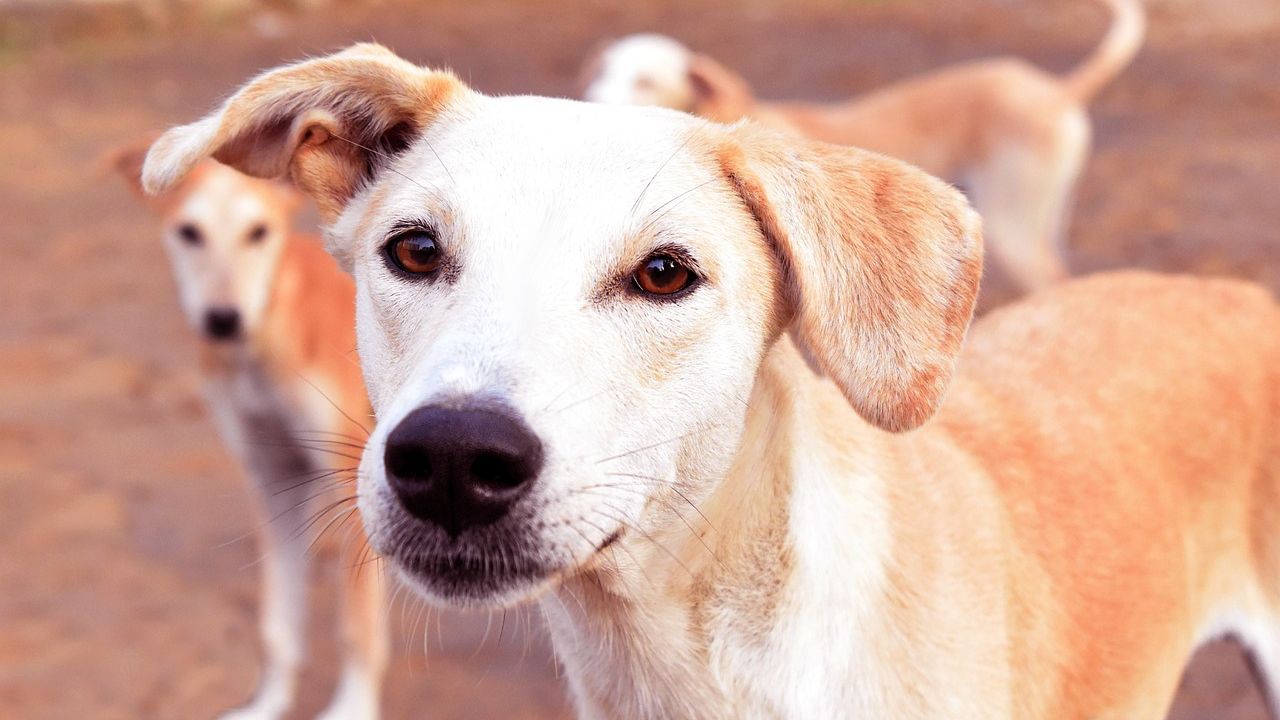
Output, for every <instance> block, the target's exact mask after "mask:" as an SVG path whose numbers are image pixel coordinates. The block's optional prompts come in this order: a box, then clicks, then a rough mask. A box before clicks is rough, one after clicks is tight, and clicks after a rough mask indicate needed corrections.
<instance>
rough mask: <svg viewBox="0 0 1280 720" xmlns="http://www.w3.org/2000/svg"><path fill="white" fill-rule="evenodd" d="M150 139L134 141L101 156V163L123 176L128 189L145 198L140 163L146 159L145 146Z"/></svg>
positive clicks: (148, 145) (149, 143)
mask: <svg viewBox="0 0 1280 720" xmlns="http://www.w3.org/2000/svg"><path fill="white" fill-rule="evenodd" d="M150 146H151V141H150V140H148V141H146V142H135V143H131V144H129V145H122V146H120V147H117V148H114V149H112V150H109V151H108V152H107V153H106V155H105V156H104V157H103V158H102V164H103V166H104V167H105V168H108V169H110V170H112V171H114V172H116V173H118V174H119V175H120V177H122V178H124V181H125V183H126V184H128V186H129V189H130V190H133V191H134V192H135V193H137V194H138V196H139V197H143V198H146V197H147V194H146V193H145V192H143V190H142V163H143V162H144V161H146V159H147V148H149V147H150Z"/></svg>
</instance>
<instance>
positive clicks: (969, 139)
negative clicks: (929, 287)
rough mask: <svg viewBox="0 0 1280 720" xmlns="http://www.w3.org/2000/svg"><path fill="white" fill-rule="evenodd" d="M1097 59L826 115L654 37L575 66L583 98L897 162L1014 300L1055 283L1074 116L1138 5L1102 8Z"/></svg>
mask: <svg viewBox="0 0 1280 720" xmlns="http://www.w3.org/2000/svg"><path fill="white" fill-rule="evenodd" d="M1105 4H1106V5H1108V6H1109V7H1110V8H1111V10H1112V12H1113V23H1112V26H1111V29H1110V31H1109V32H1108V33H1107V36H1106V38H1105V39H1104V40H1103V41H1102V43H1101V45H1100V46H1099V47H1098V48H1097V49H1096V50H1095V51H1094V52H1093V54H1092V55H1090V56H1089V57H1088V58H1087V59H1086V60H1085V61H1084V62H1083V63H1081V64H1080V65H1079V66H1078V67H1077V68H1076V69H1074V70H1073V71H1071V72H1070V73H1068V74H1067V75H1066V76H1064V77H1057V76H1054V75H1052V74H1049V73H1047V72H1045V71H1043V70H1041V69H1039V68H1036V67H1033V66H1031V65H1029V64H1027V63H1026V62H1023V61H1021V60H1017V59H1011V58H1002V59H991V60H981V61H976V62H971V63H966V64H962V65H957V66H954V67H949V68H945V69H942V70H939V71H936V72H933V73H930V74H928V75H923V76H921V77H916V78H912V79H909V80H906V81H902V82H899V83H896V84H893V85H890V86H888V87H885V88H881V89H879V90H876V91H873V92H870V93H867V94H865V95H861V96H859V97H857V98H854V99H853V100H850V101H847V102H843V103H837V104H832V105H825V104H817V103H803V102H778V103H770V102H762V101H758V100H756V98H755V96H754V94H753V93H752V91H751V88H750V86H749V85H748V84H747V81H746V80H745V79H743V78H742V76H740V75H738V74H737V73H735V72H734V71H732V70H730V69H729V68H727V67H725V66H724V65H722V64H720V63H719V62H716V61H715V60H713V59H712V58H710V57H707V56H706V55H702V54H700V53H695V52H693V51H691V50H689V49H688V48H686V47H685V46H683V45H681V44H680V43H679V42H677V41H675V40H672V39H671V38H668V37H664V36H661V35H650V34H644V35H633V36H630V37H627V38H624V39H622V40H619V41H617V42H616V43H613V44H611V45H608V46H606V47H604V48H603V49H601V50H600V51H598V52H597V53H596V54H595V55H594V56H593V57H591V58H589V59H588V61H587V62H586V63H585V65H584V69H583V76H584V83H583V84H584V86H585V91H584V93H583V97H584V98H585V99H587V100H591V101H594V102H606V103H623V104H639V105H661V106H663V107H669V108H673V109H676V110H684V111H686V112H692V113H694V114H697V115H701V116H703V117H707V118H710V119H713V120H717V121H721V122H731V121H734V120H737V119H739V118H744V117H749V118H752V119H754V120H756V121H757V122H759V123H762V124H765V125H769V126H772V127H775V128H780V129H785V130H787V131H790V132H796V133H799V134H802V135H805V136H808V137H811V138H814V139H817V140H824V141H826V142H831V143H837V144H841V145H853V146H856V147H862V148H866V149H869V150H875V151H877V152H882V153H885V154H887V155H892V156H894V157H897V158H901V159H903V160H906V161H907V162H910V163H912V164H914V165H917V166H919V167H921V168H923V169H924V170H926V171H928V172H930V173H932V174H934V175H938V176H941V177H944V178H947V179H948V180H951V181H953V182H958V183H960V184H961V185H962V186H963V187H964V188H965V190H966V192H967V193H968V194H969V196H970V198H971V200H972V202H973V204H974V206H975V207H976V208H977V209H978V211H979V212H980V213H981V214H982V217H983V220H984V227H985V235H986V237H987V240H988V248H989V249H990V252H991V253H992V255H993V256H994V257H995V259H996V260H997V261H998V262H999V263H1000V265H1001V268H1002V269H1004V270H1005V272H1006V273H1007V274H1008V276H1009V278H1010V279H1011V280H1013V281H1014V283H1016V284H1017V285H1018V286H1019V288H1021V289H1022V290H1034V289H1038V288H1043V287H1046V286H1048V285H1050V284H1053V283H1056V282H1059V281H1061V280H1062V279H1063V278H1065V277H1067V276H1068V274H1069V273H1068V269H1067V264H1066V262H1065V260H1064V259H1063V246H1064V236H1065V232H1066V226H1067V216H1068V213H1069V211H1070V207H1071V200H1072V195H1073V192H1074V188H1075V186H1076V182H1077V180H1078V179H1079V176H1080V172H1081V169H1082V168H1083V166H1084V162H1085V159H1086V158H1087V156H1088V153H1089V144H1090V136H1091V130H1090V124H1089V117H1088V114H1087V112H1086V109H1085V108H1086V105H1087V104H1088V103H1089V101H1090V100H1091V99H1092V98H1093V96H1094V95H1096V94H1097V93H1098V91H1099V90H1101V89H1102V87H1104V86H1105V85H1106V84H1107V83H1108V82H1109V81H1111V80H1112V79H1113V78H1114V77H1115V76H1116V75H1117V74H1119V72H1120V71H1121V70H1122V69H1123V68H1124V67H1125V66H1126V65H1128V64H1129V62H1130V61H1131V60H1132V58H1133V56H1134V55H1135V54H1136V53H1137V51H1138V48H1139V46H1140V45H1141V43H1142V38H1143V35H1144V31H1145V18H1144V14H1143V12H1142V6H1141V5H1140V4H1139V0H1105Z"/></svg>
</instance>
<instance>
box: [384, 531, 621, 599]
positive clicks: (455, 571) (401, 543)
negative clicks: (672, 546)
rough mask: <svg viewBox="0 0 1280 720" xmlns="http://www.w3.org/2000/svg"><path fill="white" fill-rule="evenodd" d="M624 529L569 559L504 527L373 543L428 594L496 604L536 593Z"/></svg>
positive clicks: (585, 561) (589, 559)
mask: <svg viewBox="0 0 1280 720" xmlns="http://www.w3.org/2000/svg"><path fill="white" fill-rule="evenodd" d="M623 534H624V532H623V529H621V528H620V529H618V530H615V531H613V532H612V533H610V534H609V536H608V537H606V538H605V539H604V540H603V541H601V542H600V543H598V544H597V545H596V546H595V547H594V548H592V549H591V551H590V552H588V553H587V554H586V555H585V557H579V558H574V559H571V560H570V559H568V558H562V557H559V554H558V553H548V552H545V551H543V550H540V549H539V546H538V544H537V543H536V542H535V541H532V540H531V539H529V538H523V537H520V536H519V535H514V534H509V533H500V532H493V533H487V535H488V537H472V538H466V537H464V538H459V539H458V540H444V539H442V538H439V537H436V534H435V533H422V532H420V531H417V530H410V531H401V532H400V533H398V536H397V537H395V538H393V539H391V542H389V543H375V545H383V547H381V548H379V550H380V551H381V553H382V554H383V555H384V556H385V557H387V558H388V559H389V560H391V561H392V563H393V565H394V566H395V567H396V568H397V569H398V570H399V572H400V573H401V575H402V576H404V577H405V578H406V579H408V580H409V581H410V583H411V584H412V585H414V586H416V587H418V588H419V589H420V590H421V591H423V592H424V593H425V594H426V595H428V596H430V597H433V598H435V599H437V600H439V601H441V602H444V603H448V604H452V605H460V606H464V607H465V606H474V607H493V606H497V605H506V604H510V603H513V602H519V601H522V600H525V599H528V598H530V597H533V596H535V595H537V594H538V593H539V592H541V591H542V590H543V589H544V588H546V587H549V586H551V585H553V584H555V583H556V582H557V581H558V580H559V579H561V578H564V577H567V576H569V575H572V574H573V573H574V572H576V571H578V570H579V569H580V568H582V567H585V566H587V565H589V564H590V563H592V562H593V561H594V560H595V559H596V558H597V557H599V556H601V554H602V553H604V552H605V551H606V550H608V549H609V548H611V547H613V546H614V545H615V544H616V543H617V542H618V541H619V540H621V539H622V537H623Z"/></svg>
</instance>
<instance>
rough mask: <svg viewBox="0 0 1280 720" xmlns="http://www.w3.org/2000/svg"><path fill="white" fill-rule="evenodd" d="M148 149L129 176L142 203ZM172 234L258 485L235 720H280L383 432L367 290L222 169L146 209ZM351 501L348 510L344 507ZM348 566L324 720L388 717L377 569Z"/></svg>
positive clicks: (125, 157) (185, 288) (185, 294)
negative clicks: (376, 432) (254, 578)
mask: <svg viewBox="0 0 1280 720" xmlns="http://www.w3.org/2000/svg"><path fill="white" fill-rule="evenodd" d="M145 151H146V146H142V147H139V148H137V149H126V150H123V151H121V152H120V153H118V155H117V157H116V159H115V162H116V166H117V168H118V169H119V170H120V172H121V173H122V174H123V175H124V176H125V178H126V179H127V180H128V181H129V182H130V183H131V184H132V185H133V186H134V187H135V188H136V189H137V190H138V192H139V194H142V188H141V175H142V160H143V157H144V155H145ZM147 201H148V206H149V207H150V208H151V209H152V210H153V211H154V212H155V214H156V216H157V217H158V218H159V220H160V224H161V227H162V233H163V236H164V244H165V249H166V250H167V251H168V254H169V259H170V260H171V262H172V265H173V271H174V279H175V281H176V282H177V286H178V293H179V297H180V298H181V301H182V307H183V310H184V314H185V315H186V316H187V319H188V321H189V322H190V324H191V326H192V328H193V329H194V330H195V331H196V332H197V333H198V334H199V336H200V337H201V339H202V343H201V364H200V368H201V371H202V374H203V376H204V381H205V390H206V392H205V395H206V402H207V404H208V406H209V409H210V410H211V411H212V415H213V419H214V421H215V422H216V424H217V427H218V430H219V431H220V433H221V435H222V438H223V441H224V442H225V443H226V445H227V447H228V449H229V450H231V452H232V454H233V455H234V456H235V457H236V458H237V459H238V460H239V461H240V464H241V466H242V467H243V468H244V470H245V472H246V473H247V474H248V475H249V477H250V479H251V480H252V481H253V485H254V487H255V489H256V490H257V491H258V500H259V502H260V504H261V507H262V509H263V510H264V511H265V514H266V515H267V520H265V521H264V522H263V525H262V534H261V543H262V550H263V570H264V573H263V587H264V593H263V602H262V610H261V628H262V639H263V643H264V645H265V647H266V651H267V658H266V660H267V662H266V667H265V669H264V673H263V677H262V682H261V686H260V687H259V689H258V693H257V695H256V696H255V698H254V700H253V702H252V703H250V704H249V705H247V706H246V707H244V708H241V709H239V710H236V711H234V712H232V713H230V714H228V715H226V716H225V717H226V718H236V719H237V720H251V719H255V720H256V719H257V718H263V719H271V718H279V717H281V716H283V715H284V713H285V712H286V711H287V710H288V709H289V707H290V706H291V705H292V704H293V700H294V695H295V690H296V682H297V674H298V671H299V670H300V667H301V664H302V662H303V659H304V658H303V654H304V649H305V641H306V631H307V622H306V619H307V566H308V565H309V557H308V555H309V554H308V549H309V547H310V546H311V545H312V544H313V542H314V540H315V538H316V536H317V534H318V531H319V530H321V529H323V528H326V527H331V526H332V525H333V524H335V523H339V522H341V521H342V520H343V519H344V516H349V515H350V513H351V512H353V511H354V509H355V505H354V502H353V498H352V497H351V496H352V495H353V493H354V487H353V484H352V483H351V481H350V476H351V474H352V470H353V468H352V467H351V466H352V465H353V464H354V463H353V461H352V460H353V458H354V455H355V454H356V453H357V452H358V450H359V448H360V446H361V443H362V441H363V437H364V435H365V434H366V431H365V429H364V427H362V425H363V424H368V423H370V422H371V420H370V417H371V413H370V410H369V401H368V399H367V398H366V397H365V392H364V384H363V382H362V380H361V378H360V367H359V364H358V363H357V362H356V360H355V358H354V356H353V354H352V350H353V349H354V348H355V318H354V313H355V304H354V292H355V288H354V286H353V285H352V283H351V278H349V277H348V276H346V275H345V274H343V273H342V271H341V270H339V269H338V267H337V265H336V264H335V263H334V262H333V259H332V258H330V257H329V256H328V255H326V254H325V252H324V249H323V247H321V245H320V242H319V241H318V240H317V239H316V238H311V237H306V236H303V235H300V234H297V233H295V232H294V231H293V220H294V215H295V214H296V213H297V211H298V208H299V206H300V204H301V202H302V199H301V198H300V197H299V196H298V195H297V194H296V192H295V191H293V190H292V189H291V188H289V187H287V186H285V185H283V184H281V183H277V182H273V181H268V180H259V179H257V178H251V177H248V176H246V175H243V174H241V173H239V172H236V171H235V170H233V169H231V168H229V167H227V166H225V165H220V164H218V163H216V162H213V161H212V160H210V161H206V162H203V163H201V164H200V166H199V167H197V168H196V169H195V170H194V172H192V173H191V175H190V176H189V177H188V178H187V179H186V180H185V181H183V182H182V183H181V184H179V185H177V186H176V187H174V188H173V189H172V190H170V191H169V192H166V193H164V194H163V195H159V196H157V197H150V198H147ZM344 495H345V496H346V497H347V500H346V501H343V500H342V498H343V496H344ZM361 541H362V542H359V543H356V544H355V545H354V546H346V547H344V549H345V550H348V551H351V550H356V551H357V552H349V553H348V554H347V556H346V557H345V558H344V559H343V564H344V566H345V567H344V570H345V572H342V573H341V577H342V582H343V592H342V598H343V601H344V610H343V620H344V624H343V636H344V640H345V645H346V647H345V650H346V653H347V659H346V664H345V668H344V672H343V677H342V680H341V684H340V686H339V688H338V692H337V694H336V695H335V697H334V699H333V703H332V704H331V705H330V707H329V709H328V710H326V711H325V714H324V716H323V717H326V718H332V719H333V720H348V719H358V718H376V717H377V714H378V695H379V689H380V686H381V679H382V670H383V666H384V665H385V663H386V653H387V647H386V639H385V637H384V636H385V630H384V629H383V628H382V615H383V607H382V606H383V599H382V595H383V591H382V580H381V572H380V570H379V569H377V568H372V567H370V568H360V569H354V568H353V566H354V565H355V564H356V562H357V558H358V556H359V552H358V551H359V550H363V549H364V547H365V545H364V543H363V537H361Z"/></svg>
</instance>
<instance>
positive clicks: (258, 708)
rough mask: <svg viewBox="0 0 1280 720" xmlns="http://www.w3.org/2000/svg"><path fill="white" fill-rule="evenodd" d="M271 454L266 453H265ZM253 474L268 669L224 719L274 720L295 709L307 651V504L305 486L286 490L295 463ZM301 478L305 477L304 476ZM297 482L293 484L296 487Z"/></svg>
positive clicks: (262, 465) (259, 462) (268, 464)
mask: <svg viewBox="0 0 1280 720" xmlns="http://www.w3.org/2000/svg"><path fill="white" fill-rule="evenodd" d="M266 449H267V450H270V448H269V447H268V448H266ZM255 460H256V461H255V462H251V463H250V468H251V471H252V472H251V474H253V475H254V476H255V479H258V480H259V484H258V487H259V489H260V491H261V496H262V498H263V507H264V509H265V510H266V513H267V517H268V518H272V520H271V521H270V522H268V523H266V525H265V527H264V529H263V531H262V533H261V534H260V537H261V545H260V552H261V553H262V568H263V574H262V580H263V585H262V602H261V606H260V611H259V623H260V630H261V634H262V642H263V648H264V650H265V655H266V657H265V661H266V665H265V667H264V669H263V674H262V678H261V681H260V683H259V685H258V690H257V692H256V694H255V695H254V698H253V700H252V701H251V702H250V703H249V704H248V705H246V706H245V707H243V708H240V709H238V710H235V711H232V712H231V713H229V714H227V715H225V716H224V719H226V718H234V719H235V720H259V719H261V720H269V719H270V720H274V719H275V718H280V717H282V716H283V715H284V713H285V712H286V711H287V710H288V709H289V708H290V707H291V706H292V705H293V701H294V696H295V693H296V689H297V679H298V672H299V669H300V665H301V663H302V657H303V653H304V651H305V649H306V628H307V614H308V612H307V611H308V605H307V580H308V578H307V576H308V566H309V562H308V546H309V543H310V537H311V533H309V532H307V530H306V525H307V523H308V522H310V520H311V512H312V510H311V509H310V508H309V505H311V503H308V502H307V497H308V486H307V485H303V486H301V487H298V488H290V487H289V484H290V481H289V478H296V477H297V475H298V472H297V468H298V467H299V464H298V463H297V460H296V458H284V457H273V458H261V457H259V458H255ZM303 472H304V473H305V472H307V471H303ZM294 482H296V480H295V481H294Z"/></svg>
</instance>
